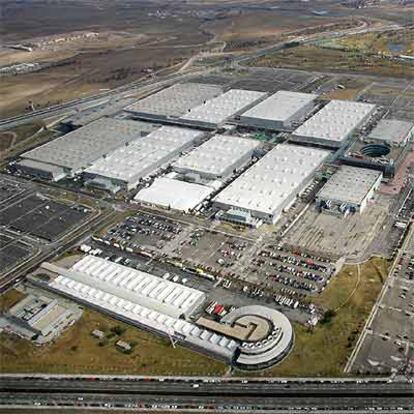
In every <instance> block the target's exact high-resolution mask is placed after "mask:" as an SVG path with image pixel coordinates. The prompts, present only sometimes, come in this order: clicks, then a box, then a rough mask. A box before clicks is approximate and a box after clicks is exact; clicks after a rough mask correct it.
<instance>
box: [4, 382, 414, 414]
mask: <svg viewBox="0 0 414 414" xmlns="http://www.w3.org/2000/svg"><path fill="white" fill-rule="evenodd" d="M115 378H116V379H110V377H106V378H104V377H100V378H99V379H98V377H94V378H91V377H89V378H87V377H83V378H77V377H60V378H58V377H53V376H52V377H50V378H48V377H47V376H44V377H39V376H37V377H30V376H28V377H26V378H25V376H23V375H22V376H20V377H18V376H7V375H3V376H2V377H1V378H0V386H1V391H0V396H1V398H0V401H1V405H0V411H2V408H3V409H7V410H10V411H13V410H14V409H18V408H24V407H28V406H32V407H33V408H42V407H43V408H45V407H51V408H55V409H56V407H60V409H62V407H71V408H72V409H77V410H83V409H85V408H88V409H91V408H99V407H100V408H102V409H108V410H122V409H126V410H134V409H135V410H140V409H147V410H152V411H162V410H173V411H176V410H178V411H182V410H185V409H191V410H192V411H194V410H195V411H207V412H208V411H212V410H216V411H221V412H226V411H235V410H237V411H243V410H246V411H250V412H251V411H254V412H260V410H263V411H266V412H269V411H270V412H273V411H274V412H284V411H285V410H292V409H293V410H296V411H301V410H303V409H310V410H312V411H315V410H325V412H326V411H328V412H337V411H338V412H340V411H345V412H346V411H347V410H352V411H358V410H362V411H361V412H364V410H365V412H366V411H367V410H371V409H378V410H379V409H380V410H381V411H382V412H384V411H385V412H392V411H393V410H396V411H399V412H401V411H407V412H410V410H412V409H413V408H414V405H413V398H414V389H413V384H411V383H409V382H388V380H379V381H378V380H375V381H361V380H349V379H346V380H342V379H335V380H318V379H315V380H292V381H290V380H269V379H262V380H248V379H224V380H222V379H213V378H210V379H206V378H204V379H201V378H185V377H183V378H172V377H170V378H142V377H140V378H139V379H130V378H128V377H115ZM3 412H7V411H3Z"/></svg>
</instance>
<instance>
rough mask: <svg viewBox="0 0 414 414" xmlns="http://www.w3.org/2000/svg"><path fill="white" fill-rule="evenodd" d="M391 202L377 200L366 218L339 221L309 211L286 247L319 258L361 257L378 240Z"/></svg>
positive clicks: (347, 218)
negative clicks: (291, 247) (300, 250)
mask: <svg viewBox="0 0 414 414" xmlns="http://www.w3.org/2000/svg"><path fill="white" fill-rule="evenodd" d="M388 209H389V200H388V199H386V198H384V199H381V198H380V197H377V199H376V200H375V201H374V202H370V204H369V205H368V206H367V208H366V209H365V210H364V211H363V213H362V214H354V215H352V216H349V217H346V218H344V217H337V216H333V215H328V214H324V213H319V212H318V211H317V210H316V208H312V207H311V208H309V209H308V210H307V211H306V213H305V214H304V215H303V216H302V219H301V220H300V221H298V222H297V223H296V224H295V225H294V226H293V228H292V229H291V230H290V231H289V232H288V234H287V236H286V243H287V244H290V245H292V246H297V247H299V248H301V249H304V250H307V251H311V252H314V253H315V254H321V255H324V254H325V255H330V256H332V257H336V258H339V257H342V256H347V257H351V256H352V257H359V256H361V255H363V254H364V252H365V250H366V249H367V247H368V246H369V244H370V243H371V242H372V241H373V240H374V239H375V237H377V235H378V233H379V232H380V231H381V227H382V225H383V223H384V221H385V219H386V218H387V216H388Z"/></svg>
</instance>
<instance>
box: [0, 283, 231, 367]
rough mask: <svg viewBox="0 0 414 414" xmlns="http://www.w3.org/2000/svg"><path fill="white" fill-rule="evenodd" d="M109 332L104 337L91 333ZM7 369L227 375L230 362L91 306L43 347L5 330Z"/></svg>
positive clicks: (6, 302) (1, 340)
mask: <svg viewBox="0 0 414 414" xmlns="http://www.w3.org/2000/svg"><path fill="white" fill-rule="evenodd" d="M2 298H3V299H2V308H3V309H4V308H6V307H8V306H10V305H11V304H12V303H15V302H16V300H18V298H19V292H17V293H16V291H11V292H9V293H7V295H6V296H4V297H2ZM93 329H100V330H102V331H104V332H105V334H106V336H105V339H104V340H99V339H96V338H94V337H92V336H91V334H90V333H91V331H92V330H93ZM118 339H122V340H124V341H127V342H129V343H130V344H131V345H133V350H132V352H131V353H130V354H126V353H123V352H121V351H119V350H118V349H117V348H116V347H115V342H116V341H117V340H118ZM0 354H1V356H2V363H1V370H2V372H45V373H108V374H115V373H117V374H142V375H172V374H177V375H222V374H224V372H225V370H226V366H225V365H224V364H222V363H220V362H218V361H215V360H213V359H209V358H207V357H205V356H203V355H200V354H197V353H195V352H192V351H190V350H188V349H186V348H183V347H180V346H178V347H177V348H175V349H174V348H173V347H172V346H171V344H170V343H169V341H167V340H165V339H162V338H160V337H158V336H155V335H152V334H150V333H147V332H144V331H141V330H139V329H137V328H134V327H131V326H129V325H126V324H123V323H121V322H118V321H116V320H114V319H112V318H109V317H106V316H104V315H102V314H100V313H97V312H95V311H91V310H85V311H84V313H83V315H82V317H81V319H80V320H79V321H78V322H77V323H76V324H75V325H74V326H72V327H70V328H69V329H68V330H66V331H65V332H64V333H63V334H62V335H61V336H60V337H59V338H57V339H56V340H54V341H53V342H52V343H51V344H48V345H45V346H42V347H37V346H34V345H32V344H31V343H29V342H28V341H25V340H23V339H20V338H17V337H11V336H9V335H6V334H0Z"/></svg>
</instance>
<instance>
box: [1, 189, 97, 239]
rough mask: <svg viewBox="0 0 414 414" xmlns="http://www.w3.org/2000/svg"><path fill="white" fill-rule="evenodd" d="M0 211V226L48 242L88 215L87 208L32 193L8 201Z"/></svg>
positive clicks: (76, 224)
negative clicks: (11, 201) (13, 200)
mask: <svg viewBox="0 0 414 414" xmlns="http://www.w3.org/2000/svg"><path fill="white" fill-rule="evenodd" d="M0 213H1V214H0V224H1V225H4V226H7V227H9V228H10V229H13V230H15V231H18V232H21V233H29V234H31V235H33V236H36V237H39V238H41V239H44V240H47V241H49V242H51V241H54V240H56V239H58V238H60V237H61V236H63V235H64V234H65V233H66V232H68V231H69V230H70V229H71V228H73V227H75V226H78V225H79V224H80V222H82V221H83V220H85V219H86V218H87V217H88V215H89V213H90V210H89V209H87V208H85V207H82V206H77V205H71V206H69V205H66V204H62V203H58V202H55V201H52V200H49V199H46V198H44V197H42V196H39V195H34V194H33V195H28V196H26V197H25V198H22V199H19V200H18V201H15V202H13V203H8V205H7V206H6V207H5V208H3V210H1V212H0Z"/></svg>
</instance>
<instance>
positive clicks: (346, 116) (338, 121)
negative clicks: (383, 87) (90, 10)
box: [293, 100, 375, 147]
mask: <svg viewBox="0 0 414 414" xmlns="http://www.w3.org/2000/svg"><path fill="white" fill-rule="evenodd" d="M374 110H375V105H373V104H367V103H361V102H351V101H338V100H333V101H330V102H328V103H327V104H326V105H325V106H324V107H323V108H322V109H321V110H320V111H319V112H317V113H316V114H315V115H313V116H312V117H311V118H309V119H308V120H307V121H305V123H304V124H303V125H301V126H300V127H299V128H297V129H296V130H295V131H294V132H293V137H294V138H296V139H298V140H299V141H301V142H304V143H313V144H319V145H328V146H333V147H336V146H341V145H342V143H343V141H344V140H345V139H346V138H348V137H349V136H350V135H351V134H352V133H353V132H354V131H355V130H356V129H357V128H358V127H359V126H361V125H362V123H363V122H364V121H365V120H366V119H367V118H368V117H369V116H370V115H371V114H372V113H373V111H374Z"/></svg>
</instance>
